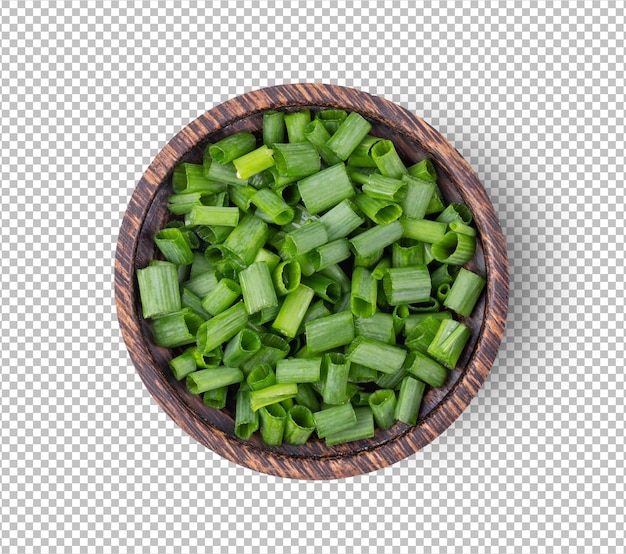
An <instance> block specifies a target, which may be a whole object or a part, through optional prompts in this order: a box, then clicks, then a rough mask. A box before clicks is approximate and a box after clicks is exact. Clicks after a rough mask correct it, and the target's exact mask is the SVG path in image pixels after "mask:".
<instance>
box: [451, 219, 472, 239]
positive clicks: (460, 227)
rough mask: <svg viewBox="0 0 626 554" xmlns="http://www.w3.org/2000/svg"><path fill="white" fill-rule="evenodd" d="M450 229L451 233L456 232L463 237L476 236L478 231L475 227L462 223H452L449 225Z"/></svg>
mask: <svg viewBox="0 0 626 554" xmlns="http://www.w3.org/2000/svg"><path fill="white" fill-rule="evenodd" d="M448 228H449V229H450V231H454V232H455V233H460V234H462V235H469V236H470V237H475V236H476V229H474V227H470V226H469V225H466V224H465V223H461V222H460V221H451V222H450V223H448Z"/></svg>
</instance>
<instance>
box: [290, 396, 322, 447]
mask: <svg viewBox="0 0 626 554" xmlns="http://www.w3.org/2000/svg"><path fill="white" fill-rule="evenodd" d="M313 431H315V419H313V412H312V411H311V410H310V409H309V408H307V407H306V406H301V405H297V406H293V407H292V408H290V410H289V411H288V412H287V421H286V422H285V436H284V439H285V442H286V443H287V444H294V445H299V444H304V443H306V441H307V440H309V437H310V436H311V434H312V433H313Z"/></svg>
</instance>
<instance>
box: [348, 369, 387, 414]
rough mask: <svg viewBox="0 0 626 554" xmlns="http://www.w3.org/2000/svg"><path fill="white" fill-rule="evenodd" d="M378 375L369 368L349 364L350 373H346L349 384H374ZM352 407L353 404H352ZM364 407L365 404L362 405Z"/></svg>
mask: <svg viewBox="0 0 626 554" xmlns="http://www.w3.org/2000/svg"><path fill="white" fill-rule="evenodd" d="M379 375H380V373H379V372H378V371H376V370H375V369H372V368H371V367H365V366H364V365H361V364H353V363H351V364H350V372H349V373H348V382H349V383H374V382H376V379H378V377H379ZM353 405H354V402H353ZM364 405H365V404H364Z"/></svg>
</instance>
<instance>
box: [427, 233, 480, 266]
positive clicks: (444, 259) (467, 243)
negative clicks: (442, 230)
mask: <svg viewBox="0 0 626 554" xmlns="http://www.w3.org/2000/svg"><path fill="white" fill-rule="evenodd" d="M431 251H432V253H433V257H434V258H435V260H437V261H438V262H441V263H442V264H450V265H463V264H464V263H465V262H469V261H470V260H471V259H472V257H473V256H474V252H475V251H476V237H470V236H469V235H463V234H459V233H454V232H452V231H450V232H448V233H446V234H445V235H444V236H443V237H442V238H441V239H440V240H438V241H437V242H435V243H433V246H432V248H431Z"/></svg>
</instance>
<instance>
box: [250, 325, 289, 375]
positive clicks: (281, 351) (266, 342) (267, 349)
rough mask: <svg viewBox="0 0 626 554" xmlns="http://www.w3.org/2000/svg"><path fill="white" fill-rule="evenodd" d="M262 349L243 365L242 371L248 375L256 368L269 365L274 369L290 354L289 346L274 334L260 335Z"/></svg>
mask: <svg viewBox="0 0 626 554" xmlns="http://www.w3.org/2000/svg"><path fill="white" fill-rule="evenodd" d="M259 338H260V339H261V348H260V349H259V351H258V352H257V353H256V354H255V355H254V356H252V357H251V358H250V359H249V360H247V361H246V362H244V363H243V364H241V370H242V371H243V372H244V374H245V375H248V374H249V373H250V372H251V371H252V370H253V369H254V368H255V367H256V366H258V365H261V364H269V365H270V366H272V367H274V366H275V365H276V364H277V363H278V360H282V359H283V358H286V357H287V355H288V354H289V344H288V343H287V341H285V340H283V339H282V338H281V337H279V336H278V335H274V334H273V333H260V334H259Z"/></svg>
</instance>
